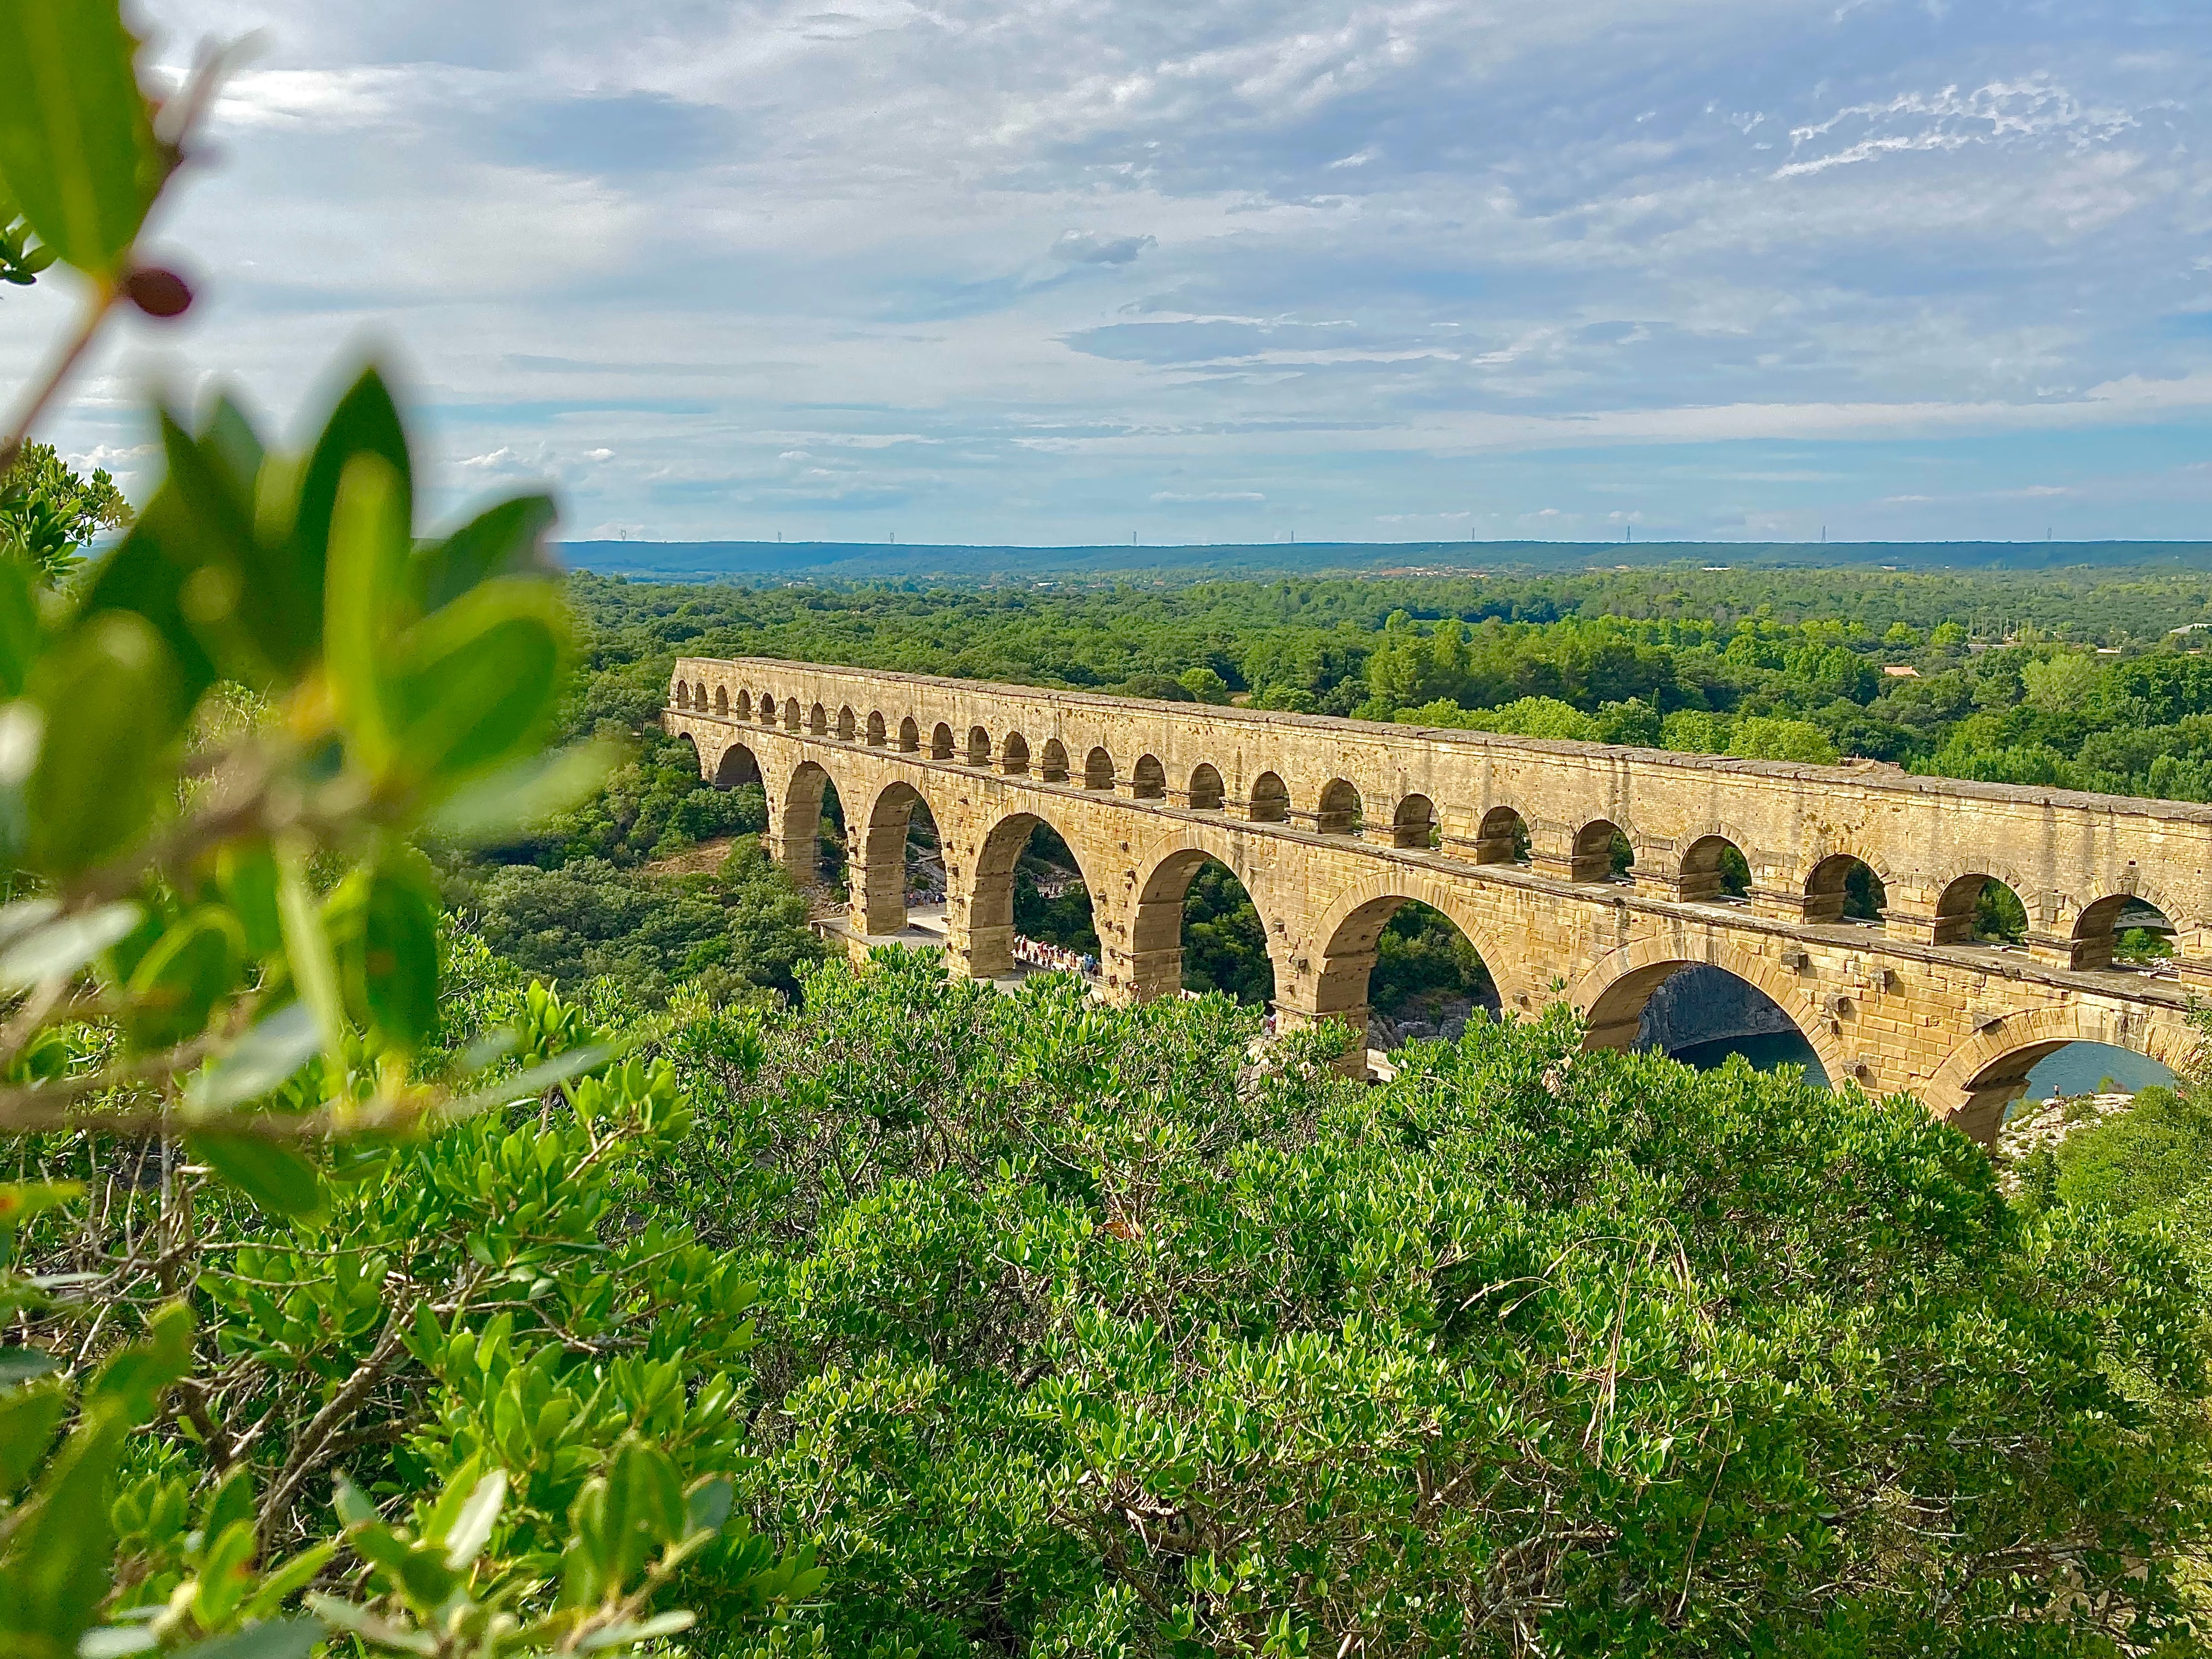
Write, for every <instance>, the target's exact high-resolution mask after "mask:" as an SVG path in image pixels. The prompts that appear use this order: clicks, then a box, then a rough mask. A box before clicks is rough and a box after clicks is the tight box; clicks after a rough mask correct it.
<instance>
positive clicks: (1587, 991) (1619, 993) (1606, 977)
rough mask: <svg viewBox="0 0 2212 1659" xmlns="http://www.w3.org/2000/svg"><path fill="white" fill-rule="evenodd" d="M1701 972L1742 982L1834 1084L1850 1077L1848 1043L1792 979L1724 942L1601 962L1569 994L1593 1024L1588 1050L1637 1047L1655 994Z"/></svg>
mask: <svg viewBox="0 0 2212 1659" xmlns="http://www.w3.org/2000/svg"><path fill="white" fill-rule="evenodd" d="M1700 967H1702V968H1717V969H1720V970H1721V971H1722V972H1723V973H1724V974H1727V975H1730V976H1731V977H1732V978H1735V979H1739V980H1741V981H1743V982H1744V983H1745V984H1747V985H1748V986H1750V987H1752V989H1753V990H1754V991H1757V992H1758V993H1759V994H1760V995H1761V996H1763V997H1764V998H1765V999H1766V1000H1768V1001H1769V1002H1771V1003H1772V1004H1773V1005H1774V1006H1776V1007H1777V1008H1778V1009H1780V1010H1781V1011H1782V1012H1783V1014H1784V1016H1785V1017H1786V1018H1788V1019H1789V1021H1790V1024H1792V1025H1794V1026H1796V1028H1797V1032H1798V1035H1799V1036H1802V1037H1803V1038H1804V1039H1805V1042H1806V1046H1807V1047H1808V1048H1811V1049H1812V1051H1813V1053H1814V1056H1815V1057H1816V1058H1817V1059H1818V1060H1820V1069H1821V1070H1822V1071H1823V1072H1825V1073H1826V1074H1827V1076H1828V1078H1829V1079H1830V1080H1831V1081H1832V1082H1841V1081H1842V1080H1843V1079H1845V1078H1848V1077H1849V1076H1850V1075H1851V1069H1850V1061H1849V1060H1848V1059H1847V1057H1846V1056H1845V1054H1844V1048H1843V1044H1842V1043H1841V1042H1838V1040H1837V1037H1836V1034H1835V1033H1834V1031H1832V1030H1831V1029H1830V1028H1829V1024H1828V1022H1827V1021H1826V1020H1825V1019H1823V1018H1821V1017H1820V1010H1819V1009H1818V1008H1816V1007H1814V1006H1813V1004H1812V1002H1811V1001H1810V1000H1808V998H1807V997H1806V995H1805V994H1804V992H1803V991H1802V990H1800V989H1799V988H1798V987H1797V985H1796V982H1795V981H1794V980H1792V978H1791V977H1790V975H1788V974H1787V973H1785V972H1784V971H1783V969H1780V968H1778V967H1777V966H1776V965H1775V964H1773V963H1770V962H1768V961H1766V960H1765V958H1763V957H1757V956H1754V955H1753V954H1752V953H1751V952H1750V951H1743V950H1740V949H1738V948H1737V947H1736V946H1735V945H1729V944H1727V943H1725V942H1723V941H1720V940H1711V941H1708V942H1706V944H1705V951H1704V954H1702V955H1699V956H1691V955H1686V954H1685V953H1684V952H1682V951H1680V950H1676V949H1674V948H1673V947H1672V946H1671V945H1669V944H1668V942H1666V941H1664V940H1662V939H1643V940H1638V942H1637V943H1635V944H1632V945H1623V946H1621V947H1620V949H1619V950H1617V951H1611V952H1609V953H1608V954H1607V955H1606V956H1605V957H1601V959H1600V960H1599V962H1598V963H1597V964H1596V966H1595V967H1593V968H1592V969H1590V970H1589V972H1588V973H1586V974H1584V975H1583V977H1582V979H1581V981H1579V982H1578V983H1577V985H1576V986H1575V987H1574V988H1573V989H1572V991H1571V992H1570V993H1569V1000H1571V1001H1572V1002H1573V1004H1574V1006H1576V1007H1577V1008H1579V1009H1581V1010H1582V1011H1583V1018H1585V1019H1586V1020H1587V1021H1588V1023H1589V1033H1588V1035H1587V1036H1585V1037H1584V1038H1583V1047H1584V1048H1631V1047H1632V1046H1634V1044H1635V1042H1636V1039H1637V1036H1638V1029H1639V1027H1640V1025H1641V1023H1642V1020H1643V1018H1644V1005H1645V1004H1647V1003H1648V1002H1650V1000H1651V994H1652V993H1653V992H1655V991H1656V990H1657V989H1658V988H1659V987H1660V986H1661V985H1662V984H1664V983H1665V982H1666V981H1668V980H1669V979H1672V978H1673V977H1674V975H1676V974H1678V973H1680V971H1681V970H1682V969H1685V968H1700Z"/></svg>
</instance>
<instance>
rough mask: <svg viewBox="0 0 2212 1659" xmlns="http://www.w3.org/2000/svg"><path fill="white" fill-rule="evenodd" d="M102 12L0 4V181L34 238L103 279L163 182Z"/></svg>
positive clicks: (126, 61)
mask: <svg viewBox="0 0 2212 1659" xmlns="http://www.w3.org/2000/svg"><path fill="white" fill-rule="evenodd" d="M137 51H138V43H137V41H136V40H133V39H132V38H131V33H130V31H128V30H127V29H125V27H124V26H123V17H122V14H121V11H120V10H119V9H118V7H117V6H116V5H115V4H114V3H112V0H0V179H5V181H6V184H7V187H8V190H9V193H10V194H12V195H13V196H14V197H15V204H16V206H17V207H19V208H20V209H21V211H22V214H23V216H24V217H25V218H26V219H27V220H29V221H30V222H31V227H32V228H33V229H34V230H36V231H37V232H38V234H39V238H40V240H41V241H43V242H45V243H46V245H47V246H50V247H52V249H53V250H54V251H55V252H57V253H58V254H60V256H61V257H62V258H64V259H66V260H68V261H69V262H70V264H73V265H75V266H76V268H77V269H78V270H82V271H85V272H88V273H89V274H90V275H92V276H100V277H112V276H114V275H116V273H117V272H118V270H119V269H120V268H121V265H122V264H123V259H124V256H125V254H126V253H127V252H129V250H130V247H131V242H132V241H133V240H135V239H136V238H137V234H138V228H139V226H140V225H141V224H142V223H143V222H144V220H145V217H146V210H147V208H148V207H149V205H150V204H152V202H153V199H154V193H155V188H156V186H157V185H158V184H159V181H160V178H161V153H160V151H159V149H158V148H157V147H156V145H155V139H154V131H153V125H152V122H151V119H150V118H149V112H148V110H147V107H146V99H145V95H144V94H143V93H142V92H140V91H139V89H138V76H137V68H136V66H135V63H134V59H135V58H136V57H137Z"/></svg>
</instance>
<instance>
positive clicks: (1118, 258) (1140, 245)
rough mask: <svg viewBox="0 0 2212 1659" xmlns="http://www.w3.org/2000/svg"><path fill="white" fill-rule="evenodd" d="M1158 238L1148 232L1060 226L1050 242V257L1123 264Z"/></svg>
mask: <svg viewBox="0 0 2212 1659" xmlns="http://www.w3.org/2000/svg"><path fill="white" fill-rule="evenodd" d="M1158 246H1159V241H1158V239H1157V238H1155V237H1151V236H1101V235H1100V234H1098V233H1097V231H1095V230H1063V231H1062V232H1060V237H1059V240H1056V241H1055V242H1054V243H1053V245H1052V257H1053V258H1055V259H1065V260H1066V261H1068V262H1069V263H1070V264H1085V265H1126V264H1128V263H1129V262H1130V261H1131V260H1133V259H1134V258H1136V257H1137V256H1138V255H1139V254H1140V253H1142V252H1144V251H1145V250H1146V248H1148V247H1158Z"/></svg>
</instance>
